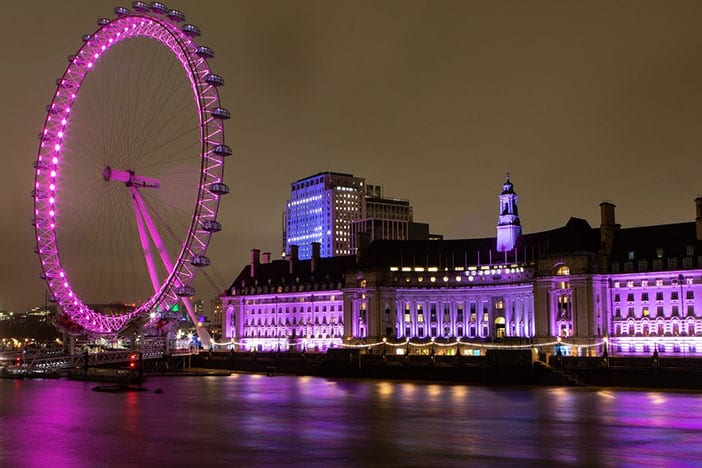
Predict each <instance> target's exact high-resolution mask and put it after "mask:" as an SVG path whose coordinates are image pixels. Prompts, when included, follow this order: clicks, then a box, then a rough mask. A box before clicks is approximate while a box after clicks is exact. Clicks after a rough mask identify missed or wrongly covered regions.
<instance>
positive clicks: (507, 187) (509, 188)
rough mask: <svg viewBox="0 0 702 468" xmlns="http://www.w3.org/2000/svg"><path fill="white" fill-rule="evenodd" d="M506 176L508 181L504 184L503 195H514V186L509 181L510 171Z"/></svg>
mask: <svg viewBox="0 0 702 468" xmlns="http://www.w3.org/2000/svg"><path fill="white" fill-rule="evenodd" d="M505 176H507V180H506V181H505V183H504V184H502V195H507V194H510V193H514V185H512V182H510V181H509V176H510V174H509V171H508V172H505Z"/></svg>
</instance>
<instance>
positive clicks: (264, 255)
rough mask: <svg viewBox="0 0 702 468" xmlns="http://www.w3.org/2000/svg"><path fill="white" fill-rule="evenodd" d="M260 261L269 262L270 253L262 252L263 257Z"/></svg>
mask: <svg viewBox="0 0 702 468" xmlns="http://www.w3.org/2000/svg"><path fill="white" fill-rule="evenodd" d="M261 263H271V253H270V252H263V259H262V261H261Z"/></svg>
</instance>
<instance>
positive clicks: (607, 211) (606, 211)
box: [600, 202, 616, 227]
mask: <svg viewBox="0 0 702 468" xmlns="http://www.w3.org/2000/svg"><path fill="white" fill-rule="evenodd" d="M615 207H616V206H615V205H614V203H610V202H602V203H600V218H601V222H600V227H603V226H615V224H616V223H615V222H614V208H615Z"/></svg>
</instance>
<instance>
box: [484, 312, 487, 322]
mask: <svg viewBox="0 0 702 468" xmlns="http://www.w3.org/2000/svg"><path fill="white" fill-rule="evenodd" d="M487 321H488V313H487V312H483V322H487Z"/></svg>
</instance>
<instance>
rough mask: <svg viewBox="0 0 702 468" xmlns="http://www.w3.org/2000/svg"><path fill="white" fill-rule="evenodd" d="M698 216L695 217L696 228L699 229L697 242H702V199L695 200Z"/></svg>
mask: <svg viewBox="0 0 702 468" xmlns="http://www.w3.org/2000/svg"><path fill="white" fill-rule="evenodd" d="M695 206H696V207H697V216H696V217H695V227H696V228H697V240H700V241H702V197H697V198H695Z"/></svg>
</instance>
